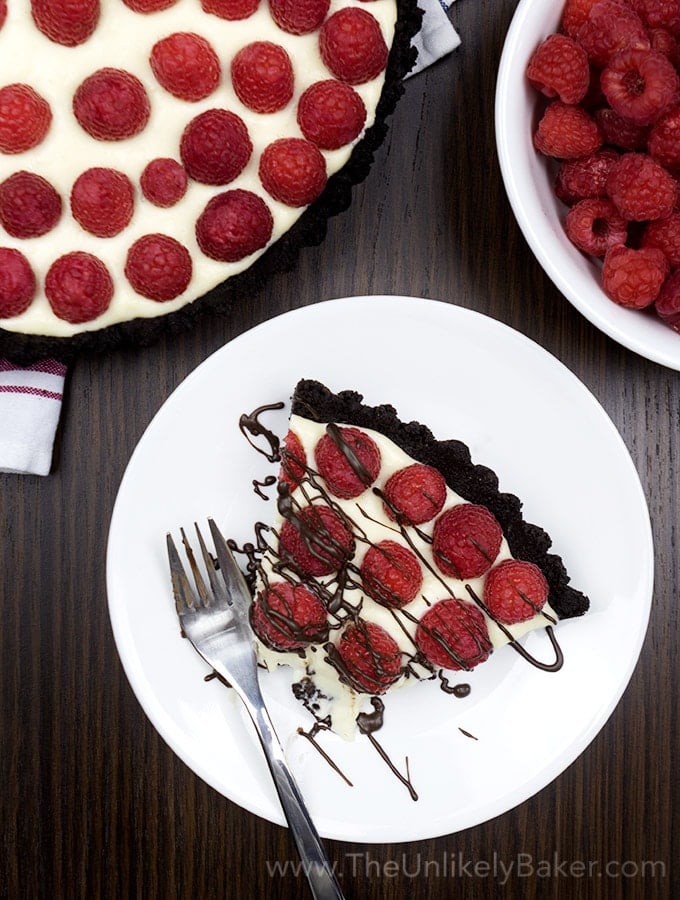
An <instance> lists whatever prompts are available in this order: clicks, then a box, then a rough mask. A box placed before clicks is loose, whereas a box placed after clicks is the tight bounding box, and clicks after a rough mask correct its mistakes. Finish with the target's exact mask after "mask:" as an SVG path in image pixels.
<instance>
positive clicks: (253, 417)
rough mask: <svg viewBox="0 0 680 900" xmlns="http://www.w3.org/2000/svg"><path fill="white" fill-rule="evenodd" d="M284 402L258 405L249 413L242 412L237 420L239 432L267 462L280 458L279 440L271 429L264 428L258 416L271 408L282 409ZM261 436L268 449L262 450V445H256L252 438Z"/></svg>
mask: <svg viewBox="0 0 680 900" xmlns="http://www.w3.org/2000/svg"><path fill="white" fill-rule="evenodd" d="M284 406H285V403H280V402H279V403H268V404H265V405H264V406H258V408H257V409H255V410H253V412H251V413H243V414H242V415H241V417H240V418H239V420H238V427H239V430H240V432H241V434H242V435H243V436H244V437H245V439H246V440H247V441H248V443H249V444H250V446H251V447H252V448H253V449H254V450H257V452H258V453H261V454H262V455H263V456H264V457H265V458H266V459H268V460H269V462H278V461H279V460H280V459H281V441H280V440H279V438H278V437H277V435H276V434H274V432H273V431H271V430H270V429H269V428H266V427H265V426H264V425H263V424H262V422H260V416H261V415H262V413H265V412H270V411H271V410H278V409H283V408H284ZM256 437H263V438H264V439H265V441H266V442H267V444H268V445H269V450H268V451H267V450H264V449H262V447H258V445H257V444H256V443H255V441H254V440H253V438H256Z"/></svg>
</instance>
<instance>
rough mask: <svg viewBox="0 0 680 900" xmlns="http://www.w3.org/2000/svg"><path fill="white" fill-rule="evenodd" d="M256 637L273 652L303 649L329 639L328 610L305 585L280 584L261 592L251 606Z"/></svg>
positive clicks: (284, 582) (272, 585)
mask: <svg viewBox="0 0 680 900" xmlns="http://www.w3.org/2000/svg"><path fill="white" fill-rule="evenodd" d="M251 623H252V626H253V630H254V631H255V634H256V635H257V636H258V637H259V638H260V640H261V641H262V643H263V644H265V645H266V646H267V647H271V649H272V650H280V651H290V650H302V649H304V648H305V647H306V646H307V645H308V644H318V643H320V642H321V641H324V640H326V638H327V637H328V621H327V618H326V609H325V607H324V605H323V603H322V602H321V600H319V598H318V597H317V596H316V595H315V594H313V593H312V592H311V591H310V590H309V588H307V587H305V586H304V585H302V584H296V585H293V584H290V583H289V582H287V581H277V582H274V583H273V584H270V585H269V587H268V588H267V589H266V590H264V591H260V593H259V594H258V595H257V598H256V600H255V603H254V604H253V606H252V607H251Z"/></svg>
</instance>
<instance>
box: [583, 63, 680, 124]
mask: <svg viewBox="0 0 680 900" xmlns="http://www.w3.org/2000/svg"><path fill="white" fill-rule="evenodd" d="M600 84H601V85H602V90H603V91H604V95H605V97H606V98H607V100H608V102H609V104H610V106H611V107H612V109H613V110H614V111H615V112H617V113H618V114H619V115H620V116H622V117H623V118H624V119H627V120H628V121H629V122H631V123H632V124H633V125H651V124H652V123H653V122H656V120H657V119H658V118H659V116H660V115H662V114H663V113H664V112H666V111H667V110H668V109H670V107H671V106H673V104H674V103H677V100H678V90H679V89H680V79H679V78H678V73H677V72H676V71H675V67H674V66H673V63H671V62H669V60H668V59H666V57H665V56H664V55H663V53H659V52H658V51H656V50H625V51H623V52H622V53H618V54H617V55H616V56H615V57H613V59H612V60H611V61H610V63H609V65H608V66H607V68H606V69H605V70H604V71H603V72H602V76H601V78H600Z"/></svg>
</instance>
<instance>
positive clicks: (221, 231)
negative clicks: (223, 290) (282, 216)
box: [196, 189, 274, 262]
mask: <svg viewBox="0 0 680 900" xmlns="http://www.w3.org/2000/svg"><path fill="white" fill-rule="evenodd" d="M273 227H274V219H273V217H272V214H271V212H270V210H269V207H268V206H267V204H266V203H265V202H264V200H263V199H262V198H261V197H258V196H257V194H253V193H252V192H251V191H244V190H240V189H239V190H234V191H225V192H224V193H223V194H218V195H217V196H216V197H213V198H212V200H210V201H208V204H207V206H206V207H205V209H204V210H203V212H202V213H201V215H200V216H199V218H198V221H197V222H196V239H197V241H198V246H199V247H200V248H201V250H202V251H203V252H204V253H205V255H206V256H209V257H210V258H211V259H219V260H220V261H222V262H238V260H240V259H243V258H244V257H246V256H250V254H251V253H255V251H256V250H261V249H262V248H263V247H264V246H266V245H267V243H268V242H269V239H270V237H271V236H272V229H273Z"/></svg>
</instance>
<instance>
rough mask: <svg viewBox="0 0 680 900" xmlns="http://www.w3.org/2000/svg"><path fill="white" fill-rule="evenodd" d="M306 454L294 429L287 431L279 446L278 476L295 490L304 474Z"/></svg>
mask: <svg viewBox="0 0 680 900" xmlns="http://www.w3.org/2000/svg"><path fill="white" fill-rule="evenodd" d="M306 466H307V454H306V453H305V448H304V447H303V446H302V441H301V440H300V438H299V437H298V436H297V434H295V432H294V431H290V430H289V431H288V433H287V434H286V436H285V438H284V439H283V446H282V447H281V471H280V472H279V478H280V479H281V481H285V482H286V483H287V484H288V486H289V487H290V488H291V490H295V488H296V487H297V486H298V484H299V483H300V482H301V481H302V479H303V478H304V477H305V475H306Z"/></svg>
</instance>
